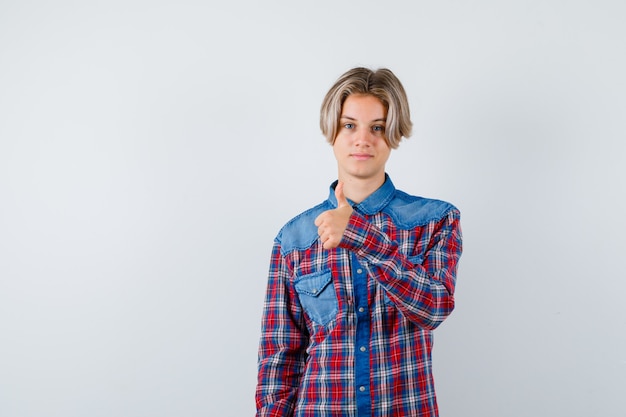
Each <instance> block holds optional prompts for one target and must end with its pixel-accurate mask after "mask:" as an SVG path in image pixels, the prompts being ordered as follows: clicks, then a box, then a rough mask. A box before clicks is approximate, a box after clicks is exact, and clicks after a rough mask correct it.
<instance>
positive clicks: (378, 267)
mask: <svg viewBox="0 0 626 417" xmlns="http://www.w3.org/2000/svg"><path fill="white" fill-rule="evenodd" d="M335 184H336V183H334V184H333V186H331V190H330V195H329V198H328V200H327V201H325V202H324V203H322V204H320V205H318V206H316V207H314V208H313V209H311V210H308V211H306V212H304V213H302V214H301V215H299V216H297V217H296V218H294V219H293V220H292V221H290V222H289V223H287V225H285V227H283V229H282V230H281V232H280V233H279V234H278V236H277V238H276V240H275V243H274V247H273V251H272V256H271V263H270V270H269V279H268V286H267V293H266V299H265V304H264V312H263V319H262V333H261V341H260V346H259V373H258V385H257V391H256V404H257V416H276V417H278V416H281V417H285V416H302V417H303V416H315V417H326V416H328V417H330V416H342V417H347V416H358V417H363V416H372V417H382V416H429V417H432V416H437V415H438V411H437V402H436V397H435V389H434V382H433V376H432V362H431V349H432V331H433V330H434V329H435V328H436V327H437V326H438V325H439V324H440V323H441V322H442V321H443V320H444V319H445V318H446V317H447V316H448V315H449V314H450V313H451V312H452V310H453V308H454V288H455V283H456V271H457V263H458V260H459V258H460V256H461V246H462V237H461V228H460V223H459V216H460V215H459V211H458V210H457V209H456V208H455V207H454V206H452V205H451V204H449V203H445V202H443V201H438V200H431V199H425V198H420V197H414V196H410V195H408V194H406V193H403V192H402V191H399V190H396V189H395V187H394V186H393V184H392V182H391V180H390V179H389V178H388V177H387V179H386V181H385V184H384V185H383V186H382V187H381V188H379V189H378V190H377V191H376V192H375V193H373V194H372V195H371V196H370V197H368V198H367V199H366V200H365V201H363V202H361V203H360V204H357V205H355V206H353V207H354V212H353V214H352V217H351V218H350V222H349V224H348V228H347V229H346V232H345V233H344V236H343V239H342V241H341V244H340V246H339V247H338V248H337V249H333V250H325V249H324V248H323V247H322V244H321V242H320V241H319V239H318V238H317V229H316V228H315V226H314V224H313V221H314V219H315V218H316V217H317V215H319V214H320V213H322V212H323V211H325V210H329V209H332V208H335V207H336V199H335V196H334V191H333V187H334V185H335Z"/></svg>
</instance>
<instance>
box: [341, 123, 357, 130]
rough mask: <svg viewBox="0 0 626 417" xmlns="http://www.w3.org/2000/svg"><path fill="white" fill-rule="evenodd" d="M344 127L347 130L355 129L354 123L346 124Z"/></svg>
mask: <svg viewBox="0 0 626 417" xmlns="http://www.w3.org/2000/svg"><path fill="white" fill-rule="evenodd" d="M343 127H344V128H345V129H354V123H344V125H343Z"/></svg>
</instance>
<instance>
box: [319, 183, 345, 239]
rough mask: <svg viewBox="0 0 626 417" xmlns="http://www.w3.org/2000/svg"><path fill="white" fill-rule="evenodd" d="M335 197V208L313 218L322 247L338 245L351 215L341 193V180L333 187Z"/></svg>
mask: <svg viewBox="0 0 626 417" xmlns="http://www.w3.org/2000/svg"><path fill="white" fill-rule="evenodd" d="M335 197H337V208H336V209H333V210H327V211H325V212H323V213H322V214H320V215H319V216H317V218H316V219H315V225H316V226H317V234H318V235H319V237H320V240H321V241H322V246H323V247H324V249H333V248H336V247H337V246H339V242H341V238H342V237H343V232H345V230H346V227H348V222H349V221H350V216H351V215H352V207H351V206H350V203H348V200H347V199H346V196H345V195H344V194H343V183H342V182H340V183H337V186H336V187H335Z"/></svg>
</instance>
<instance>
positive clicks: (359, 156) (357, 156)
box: [350, 153, 374, 161]
mask: <svg viewBox="0 0 626 417" xmlns="http://www.w3.org/2000/svg"><path fill="white" fill-rule="evenodd" d="M350 156H351V157H352V158H354V159H356V160H357V161H365V160H367V159H370V158H373V157H374V156H373V155H370V154H367V153H353V154H350Z"/></svg>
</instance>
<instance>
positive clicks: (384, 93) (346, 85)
mask: <svg viewBox="0 0 626 417" xmlns="http://www.w3.org/2000/svg"><path fill="white" fill-rule="evenodd" d="M351 94H366V95H371V96H374V97H376V98H377V99H379V100H380V101H381V102H382V103H383V105H384V106H385V108H386V109H387V123H386V128H385V140H386V141H387V145H389V147H390V148H392V149H395V148H397V147H398V146H399V145H400V140H402V138H403V137H405V138H408V137H409V136H411V128H412V127H413V123H412V122H411V114H410V112H409V102H408V99H407V97H406V92H405V91H404V87H402V84H401V83H400V80H398V78H397V77H396V76H395V75H394V73H393V72H391V71H390V70H388V69H387V68H380V69H378V70H376V71H372V70H370V69H368V68H363V67H357V68H353V69H351V70H349V71H347V72H346V73H344V74H343V75H342V76H341V77H339V79H337V81H336V82H335V84H334V85H333V86H332V87H331V89H330V90H328V93H326V97H324V101H323V102H322V108H321V111H320V128H321V129H322V133H323V134H324V136H326V140H328V142H329V143H330V144H331V145H332V144H333V143H334V142H335V138H336V137H337V130H338V128H339V118H340V117H341V109H342V107H343V103H344V102H345V101H346V98H348V96H349V95H351Z"/></svg>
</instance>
